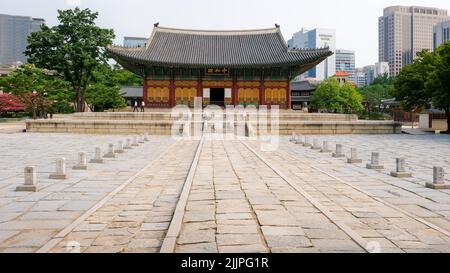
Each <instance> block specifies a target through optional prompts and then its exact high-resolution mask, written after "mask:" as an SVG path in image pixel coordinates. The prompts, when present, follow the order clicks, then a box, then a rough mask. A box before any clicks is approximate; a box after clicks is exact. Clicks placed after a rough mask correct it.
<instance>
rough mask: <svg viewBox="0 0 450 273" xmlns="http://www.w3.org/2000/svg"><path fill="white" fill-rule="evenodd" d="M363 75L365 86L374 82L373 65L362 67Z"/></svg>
mask: <svg viewBox="0 0 450 273" xmlns="http://www.w3.org/2000/svg"><path fill="white" fill-rule="evenodd" d="M363 73H364V74H365V76H366V85H370V84H372V83H373V81H374V80H375V65H367V66H364V67H363Z"/></svg>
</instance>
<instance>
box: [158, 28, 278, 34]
mask: <svg viewBox="0 0 450 273" xmlns="http://www.w3.org/2000/svg"><path fill="white" fill-rule="evenodd" d="M278 29H279V28H277V27H273V28H262V29H240V30H206V29H205V30H201V29H182V28H169V27H160V26H157V27H154V31H157V32H168V33H179V34H191V35H249V34H269V33H275V32H277V31H278Z"/></svg>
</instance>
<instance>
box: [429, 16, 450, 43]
mask: <svg viewBox="0 0 450 273" xmlns="http://www.w3.org/2000/svg"><path fill="white" fill-rule="evenodd" d="M448 41H450V20H449V21H445V22H441V23H439V24H437V25H436V26H435V27H434V29H433V50H436V48H438V47H439V46H440V45H442V44H444V43H446V42H448Z"/></svg>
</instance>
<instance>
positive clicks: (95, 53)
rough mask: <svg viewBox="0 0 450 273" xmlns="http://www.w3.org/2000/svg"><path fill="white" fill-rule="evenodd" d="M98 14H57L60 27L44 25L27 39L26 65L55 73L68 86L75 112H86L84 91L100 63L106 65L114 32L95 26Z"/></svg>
mask: <svg viewBox="0 0 450 273" xmlns="http://www.w3.org/2000/svg"><path fill="white" fill-rule="evenodd" d="M97 17H98V13H96V12H91V11H90V10H89V9H84V10H81V9H79V8H75V9H74V10H65V11H61V10H59V11H58V20H59V25H57V26H54V27H51V28H50V27H48V26H46V25H43V26H42V28H41V31H39V32H34V33H32V34H31V35H30V37H29V38H28V44H29V45H28V47H27V50H26V51H25V54H26V55H27V56H28V58H29V62H31V63H34V64H36V65H37V66H39V67H42V68H46V69H49V70H54V71H56V72H57V73H58V74H59V75H61V76H62V77H63V78H64V79H65V80H66V81H67V82H69V83H70V84H71V87H72V92H73V93H74V103H75V106H76V111H77V112H83V111H84V110H85V92H86V89H87V88H88V86H89V84H90V83H91V82H92V80H93V76H94V75H93V73H94V71H95V69H96V68H97V67H98V66H99V64H102V63H106V62H107V61H108V58H107V56H106V52H105V48H106V47H107V46H108V45H110V44H111V43H112V40H113V39H114V32H113V30H110V29H102V28H100V27H98V26H96V25H95V20H96V19H97Z"/></svg>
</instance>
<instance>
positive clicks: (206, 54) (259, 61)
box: [107, 24, 333, 109]
mask: <svg viewBox="0 0 450 273" xmlns="http://www.w3.org/2000/svg"><path fill="white" fill-rule="evenodd" d="M107 51H108V53H109V55H110V56H111V57H112V58H114V59H115V60H116V61H117V62H118V63H119V64H120V65H122V66H123V67H124V68H125V69H128V70H130V71H132V72H134V73H136V74H138V75H140V76H141V77H142V78H143V79H144V84H143V85H144V90H143V91H144V92H143V94H144V95H143V96H144V97H143V100H144V101H145V104H146V107H151V108H171V107H174V106H176V105H188V106H190V107H193V105H194V98H195V97H201V98H203V106H208V105H210V104H214V105H218V106H227V105H235V106H236V105H243V106H247V105H255V106H259V105H267V106H269V107H270V106H273V105H279V106H280V109H288V108H290V106H291V90H290V82H291V80H293V79H294V78H295V77H297V76H298V75H300V74H302V73H304V72H306V71H308V70H309V69H311V68H313V67H314V66H316V65H317V64H319V63H320V62H322V61H323V60H325V59H326V58H327V57H328V56H330V55H332V54H333V53H332V52H331V51H330V50H329V49H328V48H320V49H295V48H289V47H288V45H287V43H286V41H285V40H284V38H283V36H282V34H281V30H280V27H279V26H278V25H275V27H274V28H269V29H257V30H234V31H209V30H187V29H174V28H165V27H160V26H159V25H158V24H155V26H154V29H153V32H152V34H151V36H150V38H149V40H148V42H147V43H146V44H145V46H143V47H136V48H127V47H121V46H110V47H108V48H107Z"/></svg>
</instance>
